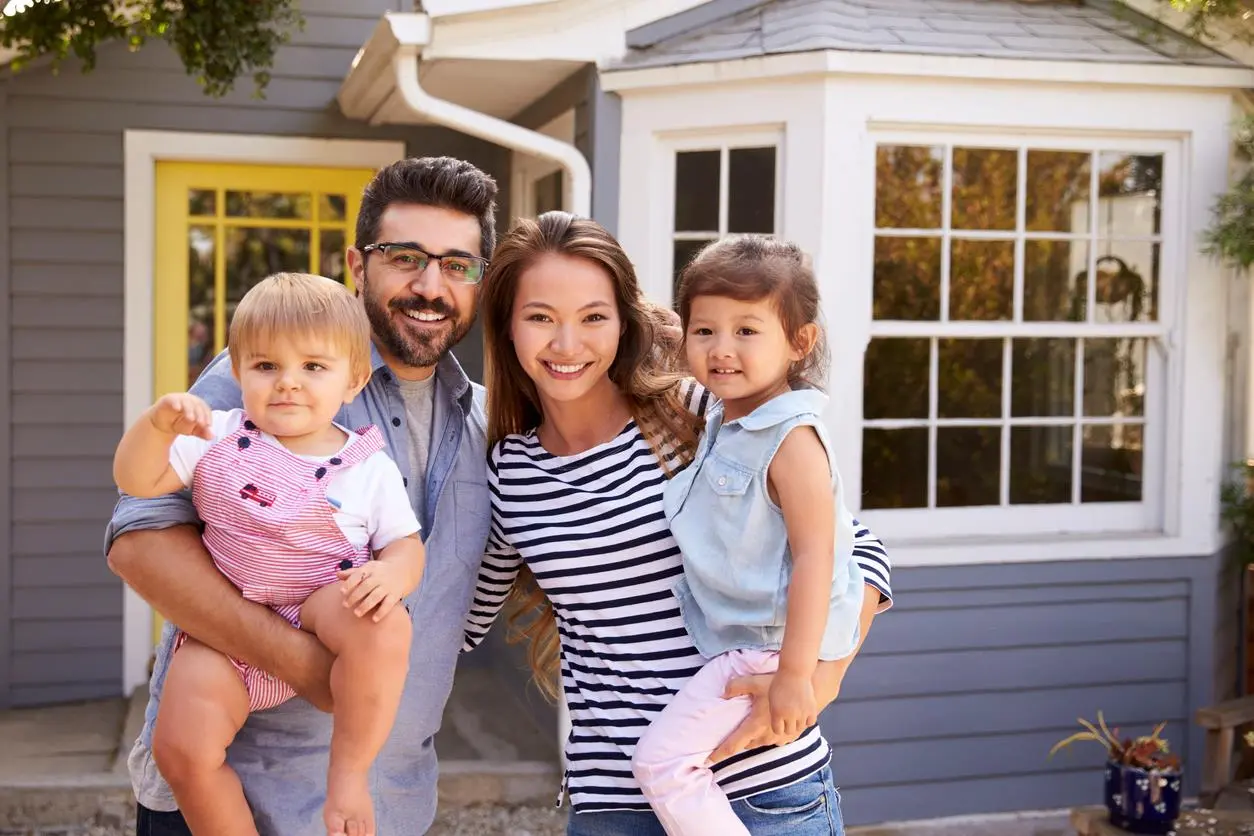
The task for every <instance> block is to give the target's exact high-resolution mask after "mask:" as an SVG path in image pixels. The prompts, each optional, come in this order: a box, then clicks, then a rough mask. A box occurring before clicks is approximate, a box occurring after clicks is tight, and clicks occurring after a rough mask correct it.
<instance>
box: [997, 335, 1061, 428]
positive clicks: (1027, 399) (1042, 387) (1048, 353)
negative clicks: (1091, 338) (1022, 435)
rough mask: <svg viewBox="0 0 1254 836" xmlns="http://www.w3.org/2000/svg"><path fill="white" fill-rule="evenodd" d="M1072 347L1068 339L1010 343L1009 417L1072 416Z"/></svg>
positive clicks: (1022, 340)
mask: <svg viewBox="0 0 1254 836" xmlns="http://www.w3.org/2000/svg"><path fill="white" fill-rule="evenodd" d="M1075 346H1076V341H1075V340H1072V339H1017V340H1011V341H1010V349H1011V352H1012V354H1011V358H1010V362H1011V367H1010V368H1011V372H1010V414H1011V415H1012V416H1014V417H1016V418H1049V417H1054V416H1058V415H1074V414H1075Z"/></svg>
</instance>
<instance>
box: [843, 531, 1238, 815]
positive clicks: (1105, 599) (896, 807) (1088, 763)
mask: <svg viewBox="0 0 1254 836" xmlns="http://www.w3.org/2000/svg"><path fill="white" fill-rule="evenodd" d="M889 545H890V548H891V543H890V544H889ZM1219 562H1220V561H1219V559H1218V558H1217V557H1216V558H1197V559H1173V560H1118V561H1106V560H1100V561H1081V562H1068V563H1043V564H1032V563H1029V564H1000V565H991V566H954V567H946V568H927V569H922V568H919V569H912V568H899V569H897V570H896V571H895V572H894V573H893V589H894V592H895V594H896V603H895V605H894V608H893V609H892V610H891V611H889V612H888V613H887V614H885V615H883V616H881V617H879V618H878V619H876V622H875V625H874V626H873V628H872V630H871V633H870V635H869V636H868V638H867V642H866V645H865V646H864V648H863V650H862V653H861V654H860V655H859V657H858V660H857V662H856V663H855V664H854V665H853V667H852V668H851V669H850V673H849V676H848V677H847V678H846V680H845V684H844V686H843V689H842V691H841V695H840V698H839V699H838V700H837V701H836V703H835V704H834V705H833V706H832V707H831V708H829V709H828V710H827V711H826V712H825V713H824V716H823V725H824V729H825V731H826V732H827V733H828V735H829V738H830V739H831V741H832V744H833V749H834V754H833V769H834V770H835V774H836V781H837V784H838V785H839V786H840V787H841V789H842V793H843V807H844V812H845V816H846V820H847V821H848V822H850V823H853V824H865V823H871V822H880V821H887V820H902V819H917V818H932V817H938V816H952V815H964V814H971V813H991V812H1005V811H1013V810H1022V809H1050V808H1058V807H1067V806H1072V805H1075V804H1081V803H1095V802H1099V801H1100V798H1101V786H1100V779H1101V772H1100V770H1099V767H1100V764H1101V762H1102V760H1103V756H1102V752H1101V750H1100V749H1098V748H1097V747H1096V746H1092V745H1091V744H1090V745H1089V746H1078V747H1075V748H1074V749H1072V750H1069V751H1067V752H1064V753H1061V754H1059V755H1057V756H1055V757H1054V758H1052V759H1049V758H1047V757H1046V756H1047V753H1048V752H1049V749H1050V747H1051V746H1052V745H1053V744H1054V743H1055V742H1056V741H1058V740H1060V739H1061V738H1063V737H1065V736H1067V735H1069V734H1071V733H1072V732H1073V731H1075V730H1077V729H1078V728H1079V727H1078V725H1077V724H1076V718H1078V717H1086V718H1089V719H1094V718H1096V715H1097V711H1098V710H1099V709H1100V710H1102V711H1104V712H1105V715H1106V718H1107V720H1108V721H1109V722H1110V723H1111V724H1112V725H1115V724H1117V725H1119V726H1120V727H1121V728H1123V729H1124V730H1126V731H1128V732H1135V733H1140V732H1141V731H1145V730H1148V729H1149V728H1150V727H1151V726H1152V725H1153V724H1154V723H1157V722H1159V721H1164V720H1165V721H1167V722H1168V724H1169V725H1168V730H1167V733H1168V737H1169V739H1170V740H1171V742H1172V744H1173V746H1174V747H1175V748H1176V749H1177V750H1179V751H1181V752H1183V753H1184V754H1185V757H1186V761H1187V762H1188V763H1197V759H1198V758H1199V756H1200V746H1201V735H1200V734H1199V733H1198V732H1197V731H1196V730H1194V729H1193V728H1191V723H1190V720H1189V718H1190V717H1191V716H1192V712H1193V710H1194V709H1196V708H1197V707H1198V706H1199V705H1202V704H1204V703H1206V702H1207V701H1209V699H1210V698H1211V694H1212V693H1213V692H1212V689H1211V682H1210V677H1211V676H1212V665H1213V658H1214V655H1215V651H1214V648H1213V645H1212V637H1213V636H1214V635H1215V627H1216V622H1215V615H1214V607H1213V602H1214V601H1215V596H1216V594H1217V587H1218V584H1217V582H1216V581H1217V573H1218V566H1219ZM1195 773H1196V770H1194V774H1192V775H1191V777H1190V780H1196V774H1195Z"/></svg>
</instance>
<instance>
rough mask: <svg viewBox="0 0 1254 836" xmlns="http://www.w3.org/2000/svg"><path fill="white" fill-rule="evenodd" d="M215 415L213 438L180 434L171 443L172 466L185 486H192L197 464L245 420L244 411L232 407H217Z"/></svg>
mask: <svg viewBox="0 0 1254 836" xmlns="http://www.w3.org/2000/svg"><path fill="white" fill-rule="evenodd" d="M212 415H213V424H212V426H213V439H212V440H207V439H204V438H200V437H198V436H194V435H180V436H179V437H178V438H176V439H174V443H173V444H171V445H170V467H172V468H173V469H174V472H175V473H177V474H178V475H179V478H180V479H182V480H183V486H184V487H187V488H190V487H191V486H192V477H193V476H194V475H195V473H196V465H197V464H199V463H200V460H201V459H202V458H203V457H204V455H205V453H207V452H208V451H209V448H210V447H212V446H213V445H214V444H216V443H217V442H219V441H221V440H222V439H224V438H226V437H227V436H228V435H230V434H231V433H233V432H235V431H236V430H238V429H239V425H240V422H241V421H243V420H244V411H243V410H241V409H231V410H227V411H223V410H218V409H215V410H214V411H213V413H212Z"/></svg>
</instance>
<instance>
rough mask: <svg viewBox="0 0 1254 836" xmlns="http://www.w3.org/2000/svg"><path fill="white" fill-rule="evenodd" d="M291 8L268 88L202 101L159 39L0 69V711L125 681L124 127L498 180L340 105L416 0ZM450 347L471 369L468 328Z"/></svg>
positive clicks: (489, 155)
mask: <svg viewBox="0 0 1254 836" xmlns="http://www.w3.org/2000/svg"><path fill="white" fill-rule="evenodd" d="M301 6H302V9H303V10H304V14H305V18H306V23H307V25H306V27H305V30H304V31H303V32H300V33H297V34H295V35H294V37H293V39H292V44H291V45H289V46H287V47H284V48H283V49H282V50H280V52H279V54H278V55H277V56H276V61H275V68H274V74H273V80H272V82H271V84H270V86H269V87H268V89H267V91H266V93H265V98H264V99H259V98H255V97H254V96H253V84H252V80H251V79H248V78H244V79H241V80H240V81H239V82H238V84H237V85H236V89H235V90H234V91H233V92H231V93H230V94H228V95H227V96H226V97H224V98H222V99H211V98H208V97H206V96H205V95H204V94H203V93H202V92H201V90H200V89H199V87H197V85H196V84H195V82H194V81H193V80H192V79H191V78H190V77H189V76H188V75H187V73H186V72H185V71H184V69H183V67H182V65H181V63H180V62H179V60H178V58H177V57H176V56H175V55H174V54H173V52H172V51H171V50H169V49H167V48H165V47H164V46H163V45H162V44H159V43H154V44H152V45H150V46H149V47H146V48H144V49H142V50H140V51H139V52H136V53H132V52H129V51H128V50H126V49H125V48H123V47H121V46H120V45H110V46H108V47H106V48H105V49H104V50H102V52H101V53H100V55H99V60H98V64H97V67H96V69H95V70H94V71H93V72H91V73H88V74H83V73H81V72H80V71H79V69H78V68H77V67H76V66H75V65H74V64H73V62H67V64H66V65H65V66H64V67H63V68H62V69H61V71H60V73H58V74H57V75H53V74H52V73H50V72H49V71H48V70H47V68H46V67H39V66H35V67H32V68H30V69H28V70H26V71H23V72H19V73H16V74H9V73H5V72H0V91H2V92H0V97H3V98H0V129H2V130H0V160H4V161H5V163H6V164H5V165H3V166H0V316H2V317H3V321H4V322H5V323H6V324H7V326H8V328H7V329H6V330H5V338H4V340H3V341H0V345H2V346H3V351H4V357H3V358H2V359H3V362H0V413H2V414H5V415H8V416H9V420H8V421H7V422H4V423H3V426H0V458H2V459H3V460H4V461H5V462H6V466H5V467H3V468H0V474H3V481H2V482H0V530H3V531H7V532H8V541H7V548H6V550H5V551H3V552H0V707H3V706H5V705H10V704H11V705H27V704H33V703H46V702H56V701H60V700H71V699H82V698H89V697H98V696H111V695H115V694H117V693H118V691H119V688H120V677H121V664H122V663H121V654H122V587H121V584H120V582H119V581H118V580H117V579H116V578H115V577H113V576H112V575H111V574H110V573H109V572H108V569H107V566H106V565H105V562H104V559H103V557H102V556H101V553H100V544H101V538H102V535H103V531H104V524H105V522H106V520H107V519H108V516H109V514H110V512H111V510H112V506H113V502H114V498H115V496H116V494H115V492H114V488H113V482H112V473H111V470H112V467H111V463H112V455H113V449H114V446H115V445H116V444H117V440H118V438H119V437H120V435H121V432H122V429H123V427H122V364H123V354H122V351H123V298H122V294H123V286H124V277H123V264H122V258H123V242H124V220H123V219H124V213H123V181H124V171H123V132H124V131H125V130H126V129H158V130H176V131H211V132H222V131H229V132H235V133H258V134H275V135H283V136H315V137H327V138H369V139H391V140H397V139H399V140H403V141H404V142H405V143H406V147H407V149H408V152H409V153H411V154H414V155H426V154H450V155H454V156H459V157H462V158H464V159H468V160H470V161H472V162H474V163H476V164H477V165H479V166H480V167H482V168H484V169H485V170H487V171H489V172H491V173H493V174H494V175H495V176H496V177H497V180H498V183H500V184H501V185H502V187H504V186H505V184H506V183H507V182H508V173H509V171H508V155H507V154H506V152H505V151H504V150H503V149H501V148H498V147H496V146H493V145H490V144H488V143H484V142H480V141H478V140H473V139H469V138H467V137H465V136H462V135H460V134H457V133H454V132H452V131H447V130H443V129H438V128H412V127H384V128H372V127H370V126H368V125H365V124H363V123H360V122H353V121H349V120H347V119H345V118H344V117H343V116H342V115H341V114H340V113H339V108H338V106H337V104H336V102H335V95H336V93H337V92H338V90H339V86H340V82H341V81H342V79H343V77H344V75H345V73H346V72H347V70H348V68H349V66H350V64H351V62H352V60H353V56H354V55H355V54H356V52H357V50H358V48H359V47H360V46H361V45H362V44H363V43H364V42H365V41H366V39H367V38H368V37H369V35H370V33H371V32H372V31H373V29H374V27H375V25H376V23H377V22H378V20H379V17H380V15H382V14H383V13H384V12H386V11H391V10H402V11H411V10H412V8H413V3H412V0H302V4H301ZM279 162H281V161H279ZM502 191H503V192H504V191H505V190H504V188H503V189H502ZM507 197H508V196H507V195H503V202H502V205H508V203H507V202H505V201H506V200H507ZM458 353H459V356H461V358H462V359H463V362H464V363H465V364H466V366H467V368H468V371H470V372H471V373H472V374H473V375H475V376H481V369H482V360H481V351H480V348H479V346H478V342H477V340H474V339H473V338H472V339H471V340H467V341H466V343H465V345H464V346H463V347H462V348H461V349H459V352H458ZM10 439H11V441H12V444H11V447H12V450H11V453H10V450H9V447H10V445H9V441H10ZM10 487H12V491H11V492H10ZM10 512H11V514H12V519H11V520H10V519H9V518H8V516H9V514H10ZM6 608H7V609H6Z"/></svg>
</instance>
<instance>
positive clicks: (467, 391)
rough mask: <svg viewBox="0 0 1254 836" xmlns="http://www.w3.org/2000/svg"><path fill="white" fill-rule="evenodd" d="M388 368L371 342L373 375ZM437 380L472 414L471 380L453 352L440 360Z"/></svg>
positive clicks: (436, 367) (436, 373) (436, 375)
mask: <svg viewBox="0 0 1254 836" xmlns="http://www.w3.org/2000/svg"><path fill="white" fill-rule="evenodd" d="M387 367H388V364H387V361H385V360H384V359H383V355H382V354H380V353H379V349H378V347H376V346H375V344H374V342H373V341H371V343H370V369H371V373H372V374H378V373H379V372H380V371H382V370H386V369H387ZM393 377H394V376H393ZM435 380H436V383H437V384H438V385H439V386H441V387H443V388H444V389H445V391H447V392H448V393H449V394H450V395H452V396H453V400H455V401H457V402H458V403H459V404H460V405H461V407H462V410H463V411H464V412H467V413H468V412H470V402H471V400H472V399H473V397H474V395H473V392H472V390H471V386H470V378H469V377H467V376H466V372H465V370H464V369H462V364H461V363H459V362H457V358H456V357H454V356H453V353H452V352H449V353H447V354H445V355H444V356H443V357H441V358H440V362H438V363H436V365H435Z"/></svg>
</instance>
